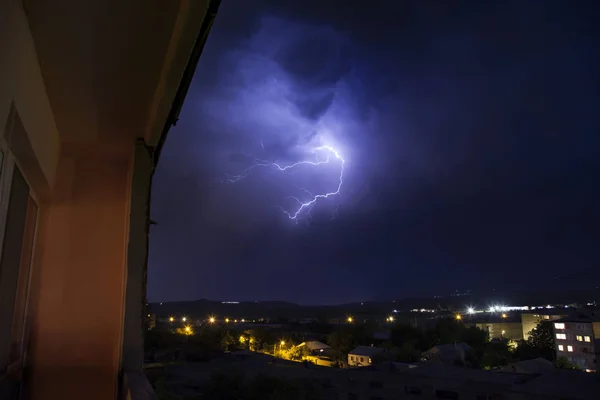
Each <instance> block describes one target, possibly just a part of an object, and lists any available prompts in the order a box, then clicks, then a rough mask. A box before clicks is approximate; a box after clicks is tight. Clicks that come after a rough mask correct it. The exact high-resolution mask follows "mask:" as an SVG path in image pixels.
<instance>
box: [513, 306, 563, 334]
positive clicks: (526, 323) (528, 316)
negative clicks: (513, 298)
mask: <svg viewBox="0 0 600 400" xmlns="http://www.w3.org/2000/svg"><path fill="white" fill-rule="evenodd" d="M559 311H560V312H559ZM567 315H568V313H567V312H565V311H562V310H557V309H548V310H543V309H540V310H535V311H533V312H529V313H522V314H521V324H522V327H523V340H527V339H529V333H530V332H531V331H532V330H534V329H535V328H536V327H537V326H538V324H539V323H540V322H541V321H544V320H546V321H554V320H557V319H561V318H564V317H566V316H567Z"/></svg>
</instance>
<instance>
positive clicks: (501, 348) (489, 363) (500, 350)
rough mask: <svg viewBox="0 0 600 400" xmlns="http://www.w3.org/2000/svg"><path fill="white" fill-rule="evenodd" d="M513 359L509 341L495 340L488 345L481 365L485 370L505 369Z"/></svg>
mask: <svg viewBox="0 0 600 400" xmlns="http://www.w3.org/2000/svg"><path fill="white" fill-rule="evenodd" d="M510 358H511V354H510V348H509V346H508V340H507V339H502V340H494V341H491V342H489V343H487V344H486V346H485V348H484V350H483V355H482V356H481V361H480V364H481V366H482V367H483V368H485V369H492V368H498V367H503V366H505V365H506V364H508V362H509V360H510Z"/></svg>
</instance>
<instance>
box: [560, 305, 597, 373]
mask: <svg viewBox="0 0 600 400" xmlns="http://www.w3.org/2000/svg"><path fill="white" fill-rule="evenodd" d="M553 326H554V339H555V343H556V357H566V358H567V360H569V362H571V363H573V364H575V365H577V366H578V367H579V368H581V369H585V370H588V371H596V370H598V361H599V360H600V358H599V357H600V354H598V353H600V321H599V320H598V319H597V318H594V317H590V316H586V315H579V316H575V317H566V318H562V319H558V320H555V321H554V324H553Z"/></svg>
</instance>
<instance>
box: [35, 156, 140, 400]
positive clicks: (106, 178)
mask: <svg viewBox="0 0 600 400" xmlns="http://www.w3.org/2000/svg"><path fill="white" fill-rule="evenodd" d="M133 150H134V146H133V144H132V146H131V151H130V153H131V156H130V158H129V159H115V158H111V157H109V156H107V155H104V154H98V153H96V154H97V155H96V157H90V155H89V153H88V154H85V155H84V156H79V157H76V156H71V157H67V156H61V159H60V162H59V168H58V171H57V174H56V185H57V190H58V191H59V192H60V196H59V197H58V198H59V200H56V201H53V202H51V203H47V204H46V205H45V207H43V208H42V210H41V211H42V212H41V215H40V221H39V230H38V238H37V246H36V250H35V254H34V258H35V261H34V271H35V274H36V278H37V281H38V283H37V284H36V287H35V289H32V299H31V303H32V305H33V308H32V315H31V318H32V321H31V322H32V323H31V342H30V348H31V353H30V360H29V361H30V364H31V365H32V368H33V369H32V371H31V381H30V382H31V387H30V390H31V394H32V398H33V399H50V398H52V399H84V398H85V399H98V400H100V399H112V398H115V396H116V393H117V388H118V372H119V369H120V363H121V351H122V343H123V342H122V337H123V314H124V304H125V286H126V285H125V282H126V266H127V242H128V236H129V235H128V228H129V199H130V188H131V171H132V166H133ZM122 152H123V151H116V152H115V154H121V153H122Z"/></svg>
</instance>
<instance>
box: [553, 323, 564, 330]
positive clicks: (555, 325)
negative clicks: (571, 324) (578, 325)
mask: <svg viewBox="0 0 600 400" xmlns="http://www.w3.org/2000/svg"><path fill="white" fill-rule="evenodd" d="M554 327H555V328H556V329H565V324H563V323H561V322H557V323H556V324H554Z"/></svg>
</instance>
